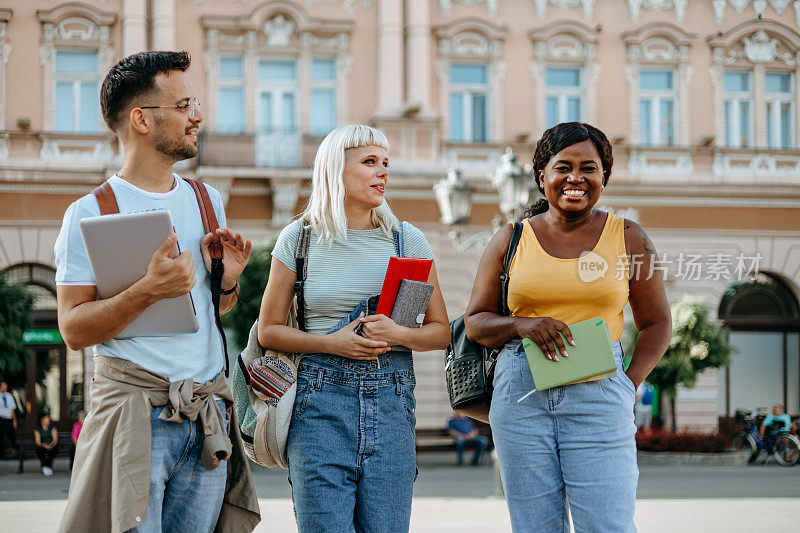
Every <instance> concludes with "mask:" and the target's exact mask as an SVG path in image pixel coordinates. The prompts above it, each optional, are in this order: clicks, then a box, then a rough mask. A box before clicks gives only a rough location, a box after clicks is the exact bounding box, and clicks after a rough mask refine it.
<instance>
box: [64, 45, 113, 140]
mask: <svg viewBox="0 0 800 533" xmlns="http://www.w3.org/2000/svg"><path fill="white" fill-rule="evenodd" d="M59 52H78V53H93V54H95V55H96V56H97V70H96V71H95V73H94V74H90V73H83V72H69V73H67V72H58V69H57V64H58V59H57V58H58V53H59ZM53 64H54V74H53V129H54V130H55V122H56V120H55V117H56V114H57V113H58V110H57V109H56V103H57V101H56V100H57V97H56V93H57V89H56V88H57V87H58V84H59V83H65V82H72V112H73V124H72V129H69V130H60V131H58V133H74V134H78V135H81V134H84V135H97V134H99V133H100V132H101V131H102V127H103V125H102V116H101V113H100V112H99V111H98V113H97V115H98V121H97V124H96V125H95V126H96V129H94V130H93V131H82V130H81V129H80V123H81V114H80V113H81V84H82V83H85V82H94V84H95V87H96V88H97V95H98V98H99V95H100V51H99V50H98V49H92V48H79V49H74V48H65V47H59V48H57V49H56V59H55V61H54V63H53ZM97 105H98V109H99V105H100V104H99V100H98V104H97Z"/></svg>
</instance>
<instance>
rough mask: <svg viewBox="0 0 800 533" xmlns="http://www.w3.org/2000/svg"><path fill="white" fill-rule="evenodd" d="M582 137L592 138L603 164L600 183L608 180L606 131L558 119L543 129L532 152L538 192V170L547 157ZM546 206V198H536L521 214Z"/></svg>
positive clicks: (610, 156) (610, 161) (611, 161)
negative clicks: (546, 128)
mask: <svg viewBox="0 0 800 533" xmlns="http://www.w3.org/2000/svg"><path fill="white" fill-rule="evenodd" d="M583 141H592V144H594V147H595V148H597V153H598V154H600V162H601V163H602V165H603V185H606V184H607V183H608V179H609V178H610V177H611V167H612V166H613V165H614V155H613V154H612V153H611V143H610V142H609V141H608V137H606V134H605V133H603V132H602V131H600V130H599V129H597V128H595V127H594V126H592V125H591V124H586V123H583V122H562V123H561V124H556V125H555V126H553V127H552V128H550V129H549V130H547V131H545V132H544V134H543V135H542V138H541V139H539V142H537V143H536V151H535V152H534V154H533V179H534V180H536V187H538V189H539V190H540V191H541V192H542V194H544V188H543V187H542V184H541V183H539V174H540V172H542V171H543V170H544V167H546V166H547V163H548V162H550V159H552V158H553V156H554V155H556V154H557V153H559V152H560V151H561V150H563V149H564V148H566V147H568V146H572V145H573V144H577V143H579V142H583ZM547 209H548V207H547V198H540V199H539V200H537V201H536V202H534V203H533V204H531V205H529V206H528V208H527V209H525V212H524V213H523V214H522V218H529V217H532V216H534V215H538V214H540V213H544V212H545V211H547Z"/></svg>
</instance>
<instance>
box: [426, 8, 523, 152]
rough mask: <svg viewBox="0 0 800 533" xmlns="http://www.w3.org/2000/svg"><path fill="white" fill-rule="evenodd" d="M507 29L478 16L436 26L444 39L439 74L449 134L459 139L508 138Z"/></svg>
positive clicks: (441, 103)
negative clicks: (503, 93)
mask: <svg viewBox="0 0 800 533" xmlns="http://www.w3.org/2000/svg"><path fill="white" fill-rule="evenodd" d="M506 33H507V30H506V29H505V28H503V27H501V26H495V25H494V24H492V23H490V22H487V21H485V20H482V19H478V18H463V19H458V20H455V21H453V22H451V23H449V24H447V25H444V26H438V27H436V28H434V35H435V36H436V39H437V40H438V43H439V57H438V59H437V62H436V76H437V78H438V83H439V107H440V108H441V109H442V114H443V116H444V138H446V139H448V140H449V141H451V142H454V143H477V144H483V143H491V142H497V140H498V139H501V138H502V132H503V125H502V117H503V108H502V98H501V94H500V93H501V84H502V81H503V79H504V78H505V62H504V61H503V59H502V47H503V40H504V39H505V34H506Z"/></svg>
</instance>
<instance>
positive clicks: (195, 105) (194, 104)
mask: <svg viewBox="0 0 800 533" xmlns="http://www.w3.org/2000/svg"><path fill="white" fill-rule="evenodd" d="M164 107H174V108H175V109H180V110H181V111H183V110H187V109H188V110H189V119H190V120H194V117H196V116H197V112H198V111H200V100H198V99H197V98H189V101H188V102H186V103H185V104H172V105H142V106H139V109H161V108H164Z"/></svg>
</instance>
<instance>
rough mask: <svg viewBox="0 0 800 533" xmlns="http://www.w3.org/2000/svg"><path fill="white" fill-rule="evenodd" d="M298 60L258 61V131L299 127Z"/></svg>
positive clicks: (281, 131)
mask: <svg viewBox="0 0 800 533" xmlns="http://www.w3.org/2000/svg"><path fill="white" fill-rule="evenodd" d="M297 94H298V82H297V61H296V60H294V59H262V60H261V61H259V64H258V97H257V98H258V106H257V108H258V115H257V116H258V121H257V127H258V131H259V132H261V133H290V134H291V133H295V132H296V131H297V109H298V105H297Z"/></svg>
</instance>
